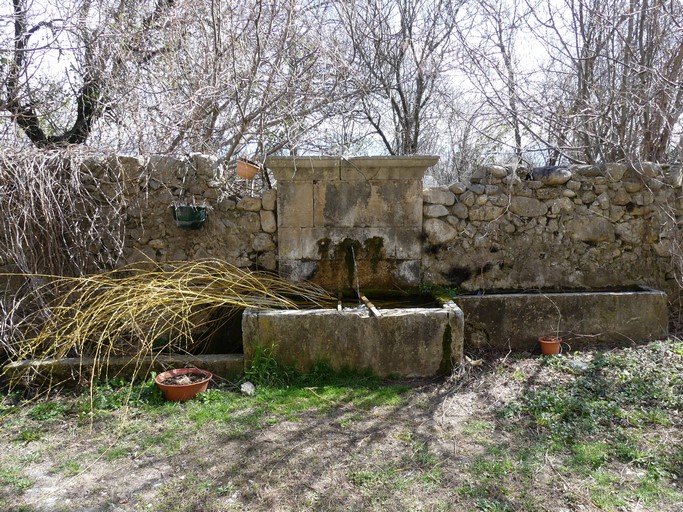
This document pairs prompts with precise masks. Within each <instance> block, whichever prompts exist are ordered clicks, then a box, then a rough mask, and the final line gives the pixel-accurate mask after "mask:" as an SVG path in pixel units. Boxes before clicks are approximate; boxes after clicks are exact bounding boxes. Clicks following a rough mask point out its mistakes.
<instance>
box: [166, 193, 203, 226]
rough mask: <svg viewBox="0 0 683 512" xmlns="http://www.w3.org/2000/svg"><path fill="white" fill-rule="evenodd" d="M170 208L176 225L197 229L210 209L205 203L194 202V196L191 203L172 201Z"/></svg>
mask: <svg viewBox="0 0 683 512" xmlns="http://www.w3.org/2000/svg"><path fill="white" fill-rule="evenodd" d="M171 208H172V210H173V219H174V220H175V223H176V226H178V227H179V228H182V229H199V228H200V227H202V225H203V224H204V222H205V221H206V216H207V212H208V211H209V210H210V209H211V207H210V206H209V205H208V204H206V203H203V204H196V203H195V201H194V198H193V199H192V203H186V202H184V201H174V202H173V203H172V204H171Z"/></svg>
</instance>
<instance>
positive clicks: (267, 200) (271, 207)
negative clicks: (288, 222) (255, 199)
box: [261, 189, 277, 211]
mask: <svg viewBox="0 0 683 512" xmlns="http://www.w3.org/2000/svg"><path fill="white" fill-rule="evenodd" d="M276 200H277V190H274V189H270V190H266V191H265V192H264V193H263V196H262V197H261V207H262V208H263V209H264V210H268V211H275V204H276Z"/></svg>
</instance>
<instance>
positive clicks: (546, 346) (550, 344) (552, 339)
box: [538, 335, 562, 356]
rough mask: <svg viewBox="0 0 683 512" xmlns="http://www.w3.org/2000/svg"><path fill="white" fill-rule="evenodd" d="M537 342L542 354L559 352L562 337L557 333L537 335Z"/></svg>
mask: <svg viewBox="0 0 683 512" xmlns="http://www.w3.org/2000/svg"><path fill="white" fill-rule="evenodd" d="M538 343H539V345H541V353H542V354H543V355H544V356H550V355H553V354H559V353H560V349H561V347H562V337H561V336H557V335H548V336H539V338H538Z"/></svg>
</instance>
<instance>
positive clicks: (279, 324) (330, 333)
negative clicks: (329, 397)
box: [242, 302, 464, 377]
mask: <svg viewBox="0 0 683 512" xmlns="http://www.w3.org/2000/svg"><path fill="white" fill-rule="evenodd" d="M380 315H381V316H379V317H375V316H372V315H371V314H370V312H369V311H368V310H367V309H362V310H356V309H354V310H343V311H338V310H334V309H313V310H295V311H292V310H286V311H284V310H283V311H281V310H268V311H261V310H255V309H247V310H246V311H245V312H244V315H243V316H242V340H243V345H244V361H245V365H246V366H247V367H248V366H249V365H250V364H251V361H252V360H253V358H254V353H255V351H256V349H257V347H258V346H259V345H260V346H262V347H265V348H269V347H273V355H274V357H275V359H276V360H277V361H278V362H280V363H282V364H284V365H287V366H290V367H294V368H296V369H297V370H299V371H302V372H307V371H309V370H310V369H311V368H312V366H313V365H314V364H315V363H316V362H318V361H324V362H326V363H328V364H329V365H330V366H331V367H332V368H333V369H334V370H342V369H344V368H352V369H357V370H371V371H372V372H374V373H375V374H377V375H380V376H390V375H393V376H400V377H430V376H434V375H438V374H440V373H447V372H448V371H450V370H451V369H452V368H453V366H454V365H456V364H458V363H459V362H460V360H461V359H462V355H463V329H464V318H463V313H462V311H461V310H460V308H458V306H457V305H455V304H454V303H452V302H451V303H447V304H445V305H443V306H442V307H433V308H426V307H420V308H395V309H380Z"/></svg>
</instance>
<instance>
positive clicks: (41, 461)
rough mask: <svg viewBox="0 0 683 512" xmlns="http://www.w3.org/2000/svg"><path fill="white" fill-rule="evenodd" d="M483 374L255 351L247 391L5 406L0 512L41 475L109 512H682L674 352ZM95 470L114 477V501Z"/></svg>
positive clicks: (616, 353) (586, 358)
mask: <svg viewBox="0 0 683 512" xmlns="http://www.w3.org/2000/svg"><path fill="white" fill-rule="evenodd" d="M578 363H581V364H578ZM479 371H480V372H481V373H479V374H477V375H476V378H475V379H474V380H472V381H471V382H470V384H469V385H468V386H465V387H464V388H460V389H459V390H458V392H456V393H450V392H449V388H448V386H447V383H444V382H432V383H424V382H418V383H415V382H413V383H406V382H397V381H383V380H381V379H379V378H377V377H376V376H373V375H370V374H366V373H359V372H350V371H346V372H333V371H332V370H331V369H330V368H329V366H327V365H325V364H324V363H320V364H318V365H317V366H316V367H315V368H314V370H313V371H312V372H311V373H310V374H308V375H301V374H298V373H297V372H294V371H292V370H291V369H288V368H282V367H280V366H279V365H277V363H276V362H275V361H274V360H273V358H272V356H271V352H269V351H268V350H266V349H263V350H262V352H261V353H260V355H259V356H258V357H257V358H256V359H255V365H254V367H252V368H251V369H250V371H249V372H247V373H246V375H245V379H246V378H249V379H250V380H251V381H252V382H253V383H255V384H256V394H255V395H254V396H245V395H242V394H241V393H240V392H239V391H238V389H237V388H235V387H232V386H229V385H225V386H215V387H213V388H212V389H210V390H208V391H207V392H206V393H203V394H201V395H199V397H198V398H197V399H196V400H193V401H190V402H186V403H169V402H165V401H164V400H163V399H162V397H161V395H160V393H159V392H158V391H157V389H156V387H155V386H154V385H153V384H152V381H151V380H148V381H145V382H141V383H135V384H134V385H132V386H131V385H130V383H128V382H122V381H112V382H101V383H98V384H97V385H96V386H94V388H93V389H92V390H90V389H87V388H86V389H84V390H80V391H79V390H75V391H61V392H59V393H57V394H53V395H52V396H51V397H50V398H41V399H37V400H36V399H33V400H28V399H24V398H22V397H21V396H19V395H18V394H16V393H14V394H12V395H7V396H5V397H4V400H3V402H2V407H3V408H4V410H5V415H4V416H2V417H1V418H0V421H2V437H0V443H2V446H1V449H0V468H2V469H0V509H3V510H5V509H6V510H12V509H20V507H22V506H23V507H32V506H33V503H32V502H31V501H30V500H28V498H27V496H28V494H27V493H26V491H27V490H29V489H34V491H37V490H38V489H40V488H41V486H44V485H46V484H45V483H44V482H43V479H44V478H47V477H49V476H50V475H52V477H53V478H61V479H63V481H64V484H63V485H65V486H68V485H69V482H71V481H73V482H74V484H73V485H74V486H76V487H74V488H72V492H73V493H75V494H72V495H71V498H72V499H76V498H74V496H79V495H80V496H82V498H81V499H82V500H97V499H99V500H104V501H100V502H94V503H93V504H92V507H100V508H102V509H104V508H106V507H107V506H109V505H117V504H118V503H119V502H120V501H122V500H130V502H131V505H130V508H129V509H128V508H125V507H124V510H143V509H144V510H178V511H181V510H188V511H189V510H201V509H206V510H240V509H244V508H249V509H252V510H272V509H282V510H290V509H291V510H294V509H296V510H481V511H513V510H514V511H517V510H522V511H542V510H548V509H562V508H565V509H570V510H572V509H580V508H583V509H587V510H607V511H609V510H613V511H618V510H632V509H635V508H638V509H639V510H644V511H660V510H661V511H669V512H673V511H674V510H678V505H679V504H680V503H681V502H683V493H682V492H681V490H682V489H683V487H682V485H683V448H682V447H683V428H682V427H683V415H682V411H683V407H682V406H683V382H682V381H681V375H683V343H681V342H679V341H677V340H668V341H666V342H654V343H650V344H647V345H644V346H641V347H638V348H626V349H619V350H612V351H608V352H601V351H591V352H585V353H575V354H568V355H563V356H557V357H555V356H553V357H547V358H535V359H524V358H508V359H505V360H501V361H499V362H497V363H495V364H493V363H492V364H490V366H488V368H484V369H482V370H479ZM520 375H528V376H530V377H525V380H522V379H521V377H520ZM502 383H505V384H504V385H505V386H512V388H511V391H514V392H513V393H511V394H510V396H509V397H507V398H506V399H505V400H502V399H498V398H499V390H500V389H501V386H503V384H502ZM468 394H470V395H471V394H474V395H476V397H477V398H476V400H478V401H481V402H482V403H481V405H478V404H477V403H476V401H475V402H473V401H472V398H471V397H470V398H467V396H468ZM490 397H496V400H491V399H490ZM460 400H462V401H460ZM467 408H471V409H472V411H471V413H469V414H467V415H464V416H463V411H465V410H467ZM9 411H12V414H8V412H9ZM449 418H450V419H449ZM450 421H455V422H456V423H454V424H451V423H449V422H450ZM37 468H40V469H37ZM93 468H99V469H98V470H97V471H99V472H100V473H102V472H104V473H105V474H113V475H116V476H117V478H118V480H115V481H114V482H118V483H112V484H111V486H110V487H108V491H107V492H108V493H109V494H110V496H109V497H100V496H101V494H102V493H98V492H95V491H94V490H93V489H95V488H96V487H97V485H101V484H98V483H96V482H94V483H91V484H88V483H87V482H88V481H87V478H88V475H89V474H91V473H92V474H96V473H97V472H96V471H94V470H93ZM105 468H106V469H105ZM41 475H47V476H41ZM129 475H130V478H129ZM159 475H164V476H163V478H162V477H160V476H159ZM84 482H85V483H84ZM95 484H96V485H95ZM117 485H119V486H122V489H124V490H125V492H124V491H121V493H120V495H119V494H117V491H116V489H117V487H116V486H117ZM137 485H139V487H136V486H137ZM87 489H89V491H87V492H86V490H87ZM126 489H127V490H126ZM131 489H132V490H131ZM136 489H137V490H136ZM558 490H561V492H559V493H558V492H557V491H558ZM145 493H147V494H145ZM31 494H32V495H36V494H34V493H33V491H32V493H31ZM105 494H106V493H105ZM121 496H123V497H121ZM107 500H109V501H107ZM81 503H82V504H85V501H82V502H81ZM135 503H137V505H134V504H135ZM108 504H109V505H108ZM340 504H341V505H340ZM88 506H91V504H90V503H89V502H88ZM135 507H137V508H135ZM26 509H30V508H26Z"/></svg>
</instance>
